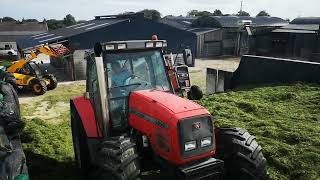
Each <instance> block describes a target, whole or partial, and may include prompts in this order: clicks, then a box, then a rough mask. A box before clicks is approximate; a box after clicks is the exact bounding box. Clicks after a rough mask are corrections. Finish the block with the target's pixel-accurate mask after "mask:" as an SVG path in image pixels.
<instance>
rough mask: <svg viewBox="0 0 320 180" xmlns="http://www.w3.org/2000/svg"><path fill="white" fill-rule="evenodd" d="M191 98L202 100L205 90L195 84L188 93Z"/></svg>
mask: <svg viewBox="0 0 320 180" xmlns="http://www.w3.org/2000/svg"><path fill="white" fill-rule="evenodd" d="M187 95H188V99H189V100H201V99H202V97H203V92H202V90H201V89H200V87H199V86H196V85H193V86H191V88H190V91H188V93H187Z"/></svg>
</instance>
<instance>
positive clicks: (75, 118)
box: [71, 106, 91, 175]
mask: <svg viewBox="0 0 320 180" xmlns="http://www.w3.org/2000/svg"><path fill="white" fill-rule="evenodd" d="M71 114H72V115H71V130H72V141H73V148H74V156H75V159H76V163H77V166H78V168H79V169H81V172H82V173H83V174H84V175H88V173H89V171H90V167H91V160H90V153H89V148H88V142H87V137H86V132H85V130H84V128H83V125H82V122H81V120H80V117H79V115H78V113H77V112H75V107H74V106H72V107H71Z"/></svg>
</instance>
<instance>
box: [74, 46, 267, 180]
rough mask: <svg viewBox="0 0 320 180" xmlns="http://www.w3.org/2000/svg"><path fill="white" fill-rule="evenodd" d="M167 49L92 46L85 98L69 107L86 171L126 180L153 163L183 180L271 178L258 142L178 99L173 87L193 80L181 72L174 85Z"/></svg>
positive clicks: (80, 161)
mask: <svg viewBox="0 0 320 180" xmlns="http://www.w3.org/2000/svg"><path fill="white" fill-rule="evenodd" d="M166 46H167V42H166V41H164V40H141V41H119V42H108V43H97V44H96V45H95V47H94V53H91V54H90V56H88V58H87V82H86V84H87V85H86V93H85V94H84V96H82V97H75V98H73V99H71V101H70V106H71V126H72V135H73V144H74V151H75V158H76V161H77V164H78V166H79V168H81V170H82V172H86V173H89V174H92V173H93V174H94V175H96V176H98V177H99V178H100V179H104V180H110V179H112V180H128V179H136V178H137V177H139V176H140V174H141V172H142V171H144V170H148V169H150V168H149V167H151V166H153V165H154V164H156V165H157V169H160V172H165V173H164V174H167V175H169V176H171V178H174V177H175V178H177V179H184V180H195V179H245V180H248V179H263V180H264V179H268V176H267V172H266V159H265V158H264V156H263V154H262V152H261V146H259V145H258V144H257V142H256V140H255V137H254V136H252V135H250V134H249V133H248V132H247V131H246V130H242V129H239V128H215V127H214V126H213V118H212V116H211V114H210V113H209V112H208V110H206V109H205V108H203V107H202V106H200V105H198V104H196V103H195V102H193V101H190V100H187V99H184V98H181V97H179V96H177V93H176V92H175V90H174V87H173V84H176V83H177V82H183V81H184V82H187V81H189V79H188V78H186V77H189V74H187V71H184V72H185V73H183V72H182V74H181V72H177V73H176V74H179V73H180V75H179V76H178V77H176V78H175V79H176V81H175V82H172V81H171V80H170V79H174V78H173V76H171V78H170V77H169V73H168V72H169V71H171V75H172V73H173V72H172V68H170V65H169V64H168V63H167V61H166V60H165V59H168V58H164V53H163V48H165V47H166ZM188 56H189V55H188ZM188 56H185V57H188ZM188 84H190V81H189V82H188V83H184V84H182V85H186V86H188Z"/></svg>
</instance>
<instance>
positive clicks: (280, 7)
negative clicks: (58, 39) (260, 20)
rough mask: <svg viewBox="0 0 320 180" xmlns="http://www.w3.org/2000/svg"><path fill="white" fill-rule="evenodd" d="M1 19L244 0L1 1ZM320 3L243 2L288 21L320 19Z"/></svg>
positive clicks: (228, 8) (223, 5)
mask: <svg viewBox="0 0 320 180" xmlns="http://www.w3.org/2000/svg"><path fill="white" fill-rule="evenodd" d="M0 1H1V2H0V17H4V16H10V17H13V18H15V19H19V20H21V19H22V18H25V19H38V20H43V18H46V19H63V17H64V16H65V15H66V14H72V15H73V16H74V17H75V18H76V20H90V19H93V17H94V16H95V15H113V14H118V13H121V12H136V11H140V10H142V9H157V10H158V11H160V13H161V15H162V16H166V15H186V14H187V13H188V12H189V11H190V10H193V9H196V10H206V11H210V12H213V11H214V10H215V9H220V10H221V11H222V12H223V13H225V14H234V13H237V12H238V11H239V10H240V2H241V0H0ZM319 7H320V0H304V1H303V0H243V10H244V11H247V12H249V13H250V14H251V15H252V16H255V15H256V14H258V12H260V11H261V10H266V11H267V12H268V13H270V14H271V15H272V16H277V17H281V18H284V19H287V18H289V19H291V20H292V19H294V18H296V17H309V16H314V17H320V10H319Z"/></svg>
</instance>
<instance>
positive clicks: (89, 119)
mask: <svg viewBox="0 0 320 180" xmlns="http://www.w3.org/2000/svg"><path fill="white" fill-rule="evenodd" d="M70 108H71V116H73V117H74V118H75V117H77V116H76V113H77V114H78V116H79V117H80V120H81V122H82V125H83V127H84V130H85V132H86V135H87V137H88V138H101V137H102V135H101V133H100V131H99V128H98V126H97V122H96V118H95V113H94V109H93V107H92V104H91V102H90V100H88V99H86V98H85V97H84V96H81V97H75V98H73V99H71V101H70Z"/></svg>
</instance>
